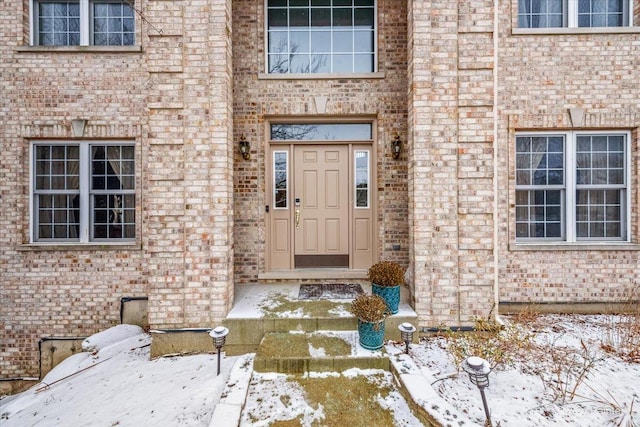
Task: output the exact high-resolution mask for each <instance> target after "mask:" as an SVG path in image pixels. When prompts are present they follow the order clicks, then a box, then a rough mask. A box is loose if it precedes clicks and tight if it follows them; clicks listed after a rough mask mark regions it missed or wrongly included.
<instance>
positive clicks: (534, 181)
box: [516, 132, 630, 242]
mask: <svg viewBox="0 0 640 427" xmlns="http://www.w3.org/2000/svg"><path fill="white" fill-rule="evenodd" d="M628 141H629V134H628V133H621V132H585V133H582V132H580V133H578V132H558V133H553V134H543V133H540V134H523V135H518V136H517V137H516V239H517V240H518V241H521V242H522V241H533V240H538V241H552V240H557V241H566V242H584V241H628V230H629V224H628V223H629V214H628V206H629V195H630V191H629V184H628V182H629V166H628V165H629V159H628V156H629V149H628Z"/></svg>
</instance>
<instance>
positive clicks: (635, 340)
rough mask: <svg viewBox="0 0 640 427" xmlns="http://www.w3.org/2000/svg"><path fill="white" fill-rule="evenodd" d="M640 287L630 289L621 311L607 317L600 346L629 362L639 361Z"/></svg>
mask: <svg viewBox="0 0 640 427" xmlns="http://www.w3.org/2000/svg"><path fill="white" fill-rule="evenodd" d="M639 301H640V287H639V286H638V285H637V284H636V285H635V286H634V287H633V289H632V290H631V295H630V296H629V298H628V302H627V304H626V305H625V307H624V308H623V310H622V311H621V313H616V314H611V315H609V316H608V318H607V325H606V328H605V332H604V334H603V337H602V339H601V341H602V343H601V347H602V349H603V350H605V351H606V352H608V353H613V354H616V355H617V356H619V357H620V358H622V359H623V360H625V361H627V362H629V363H640V303H639Z"/></svg>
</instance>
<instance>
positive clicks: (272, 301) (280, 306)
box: [259, 294, 349, 318]
mask: <svg viewBox="0 0 640 427" xmlns="http://www.w3.org/2000/svg"><path fill="white" fill-rule="evenodd" d="M259 307H260V309H261V310H262V313H263V316H264V317H266V318H270V317H275V318H277V317H291V316H292V315H293V314H295V317H341V316H340V314H338V313H346V312H347V310H348V307H349V302H344V303H343V302H337V301H330V300H313V301H310V300H292V299H289V298H288V297H287V296H286V295H282V294H276V295H273V296H271V297H270V298H268V299H267V300H266V301H264V302H263V303H261V304H260V305H259Z"/></svg>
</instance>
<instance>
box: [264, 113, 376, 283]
mask: <svg viewBox="0 0 640 427" xmlns="http://www.w3.org/2000/svg"><path fill="white" fill-rule="evenodd" d="M282 123H292V124H297V123H300V124H307V123H310V124H344V123H357V124H369V125H371V134H372V138H371V139H370V140H348V139H345V140H271V138H270V135H271V133H270V129H271V125H272V124H282ZM264 129H265V141H266V142H265V150H264V152H265V156H264V159H265V161H264V163H265V164H264V166H265V168H264V171H265V187H264V188H265V194H264V196H265V210H264V227H265V245H264V250H265V253H264V255H265V272H267V273H269V272H278V271H281V272H286V271H305V270H310V269H307V268H298V269H296V268H295V263H294V255H295V246H294V245H295V236H294V230H293V227H294V221H295V218H294V215H295V206H294V197H295V196H294V194H293V191H292V190H293V188H292V187H293V176H294V175H293V174H294V169H293V168H294V164H293V162H294V149H295V147H296V146H300V145H322V146H329V145H346V146H347V147H348V150H347V151H348V161H347V163H348V173H347V176H348V183H349V184H348V187H349V189H348V203H349V209H348V227H349V239H348V240H349V242H348V251H349V266H348V270H364V269H366V268H368V267H369V265H371V264H372V263H373V262H375V259H376V257H377V246H378V245H377V239H376V235H377V230H378V215H377V212H378V211H377V199H378V197H377V190H378V188H377V150H376V140H377V138H376V135H377V132H376V121H375V119H373V118H350V119H349V118H348V119H344V118H335V119H326V118H324V119H322V120H319V119H310V118H296V119H292V118H289V117H287V118H272V119H269V120H267V119H265V127H264ZM357 150H366V151H368V152H369V165H368V167H369V177H368V178H369V208H368V217H369V218H368V222H369V225H368V228H369V230H368V232H366V233H365V234H367V235H366V236H365V237H366V239H367V242H368V245H369V249H368V250H366V251H358V254H356V249H355V247H356V241H358V239H361V238H362V235H363V232H362V227H359V229H360V232H359V233H360V234H359V235H358V236H356V232H357V228H356V223H355V221H356V219H357V218H360V219H362V218H361V217H362V215H361V214H362V212H360V216H358V214H357V213H356V211H357V210H359V211H363V209H360V208H356V207H355V200H354V198H355V186H354V182H355V181H354V180H355V172H354V169H355V166H354V158H355V152H356V151H357ZM274 151H277V152H286V153H287V156H288V164H287V169H288V170H287V173H288V176H289V179H290V181H289V182H290V185H289V188H288V193H287V213H286V214H283V213H282V212H277V213H276V211H275V210H274V199H275V194H274V191H273V189H274V187H273V177H274V175H273V174H274V171H273V165H274V157H273V156H274ZM267 206H268V209H267ZM275 215H280V217H281V220H278V222H280V223H281V224H283V225H282V226H280V225H278V227H276V226H275V225H273V224H274V223H275V221H276V219H274V218H275ZM364 222H365V223H366V221H364ZM359 223H360V224H361V223H363V221H360V222H359ZM285 230H286V232H287V233H288V235H287V238H286V242H284V243H281V247H280V249H282V250H281V251H280V255H278V254H275V255H274V252H272V250H273V249H274V248H273V247H272V245H273V244H274V243H275V240H274V236H275V235H276V234H278V233H280V235H281V233H283V232H285ZM356 255H357V256H356ZM321 268H322V269H323V270H327V271H328V270H331V269H332V268H331V267H321ZM334 269H338V270H344V269H345V268H343V267H342V268H341V267H336V268H334Z"/></svg>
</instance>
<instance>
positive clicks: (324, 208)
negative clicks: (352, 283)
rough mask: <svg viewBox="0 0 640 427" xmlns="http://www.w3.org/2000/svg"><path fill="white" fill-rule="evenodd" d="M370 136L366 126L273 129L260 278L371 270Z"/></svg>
mask: <svg viewBox="0 0 640 427" xmlns="http://www.w3.org/2000/svg"><path fill="white" fill-rule="evenodd" d="M371 129H372V126H371V124H273V125H271V139H270V142H269V145H268V151H267V153H268V156H267V159H268V161H267V166H266V176H267V180H266V189H267V194H266V197H265V200H266V206H265V221H266V222H265V224H266V242H265V248H266V253H265V255H266V268H265V270H266V271H268V272H273V271H285V270H302V269H311V268H338V269H345V268H348V269H358V270H362V269H366V268H368V267H369V266H370V265H371V264H372V262H373V257H374V246H375V244H374V242H375V238H374V230H375V228H376V227H375V214H374V211H375V196H374V192H373V188H372V185H371V184H372V177H373V176H375V174H374V170H373V165H374V164H375V163H374V162H373V161H372V159H373V156H372V150H373V138H372V134H371Z"/></svg>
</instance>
